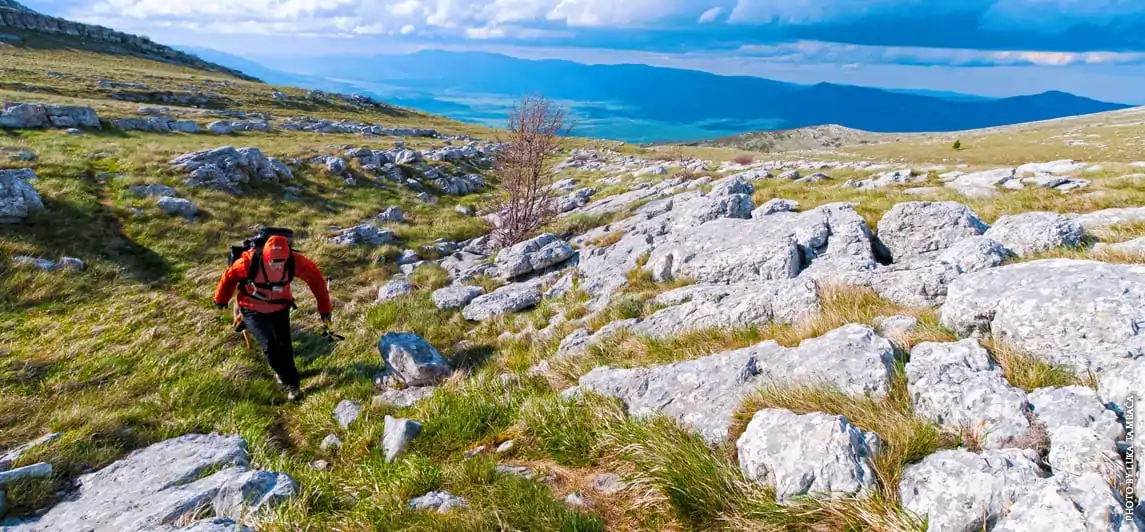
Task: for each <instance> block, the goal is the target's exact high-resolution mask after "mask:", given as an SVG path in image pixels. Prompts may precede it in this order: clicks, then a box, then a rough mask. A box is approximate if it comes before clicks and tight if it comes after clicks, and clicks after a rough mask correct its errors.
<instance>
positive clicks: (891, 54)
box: [738, 41, 1145, 67]
mask: <svg viewBox="0 0 1145 532" xmlns="http://www.w3.org/2000/svg"><path fill="white" fill-rule="evenodd" d="M738 52H739V53H740V54H743V55H746V56H750V57H755V58H765V59H767V60H768V61H773V62H789V63H804V62H805V63H834V64H897V65H943V66H963V67H970V66H1021V65H1036V66H1046V67H1053V66H1059V67H1060V66H1069V65H1076V64H1089V65H1096V64H1135V63H1145V53H1129V52H1038V51H993V50H968V49H958V48H920V47H907V46H862V45H856V44H839V43H830V42H822V41H795V42H787V43H780V44H769V45H745V46H741V47H740V48H739V50H738Z"/></svg>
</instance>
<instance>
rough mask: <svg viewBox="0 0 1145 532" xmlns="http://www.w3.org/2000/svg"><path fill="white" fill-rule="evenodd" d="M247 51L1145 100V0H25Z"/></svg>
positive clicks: (175, 41)
mask: <svg viewBox="0 0 1145 532" xmlns="http://www.w3.org/2000/svg"><path fill="white" fill-rule="evenodd" d="M22 1H23V3H24V4H25V5H27V6H28V7H30V8H32V9H35V10H37V11H40V12H43V13H47V14H50V15H55V16H61V17H65V18H69V19H72V20H79V21H82V22H88V23H95V24H101V25H104V26H108V27H112V28H115V29H118V30H122V31H127V32H131V33H140V34H144V35H148V36H150V37H151V38H152V39H154V40H156V41H158V42H161V43H163V44H169V45H194V46H203V47H208V48H213V49H216V50H220V51H224V52H229V53H233V54H237V55H241V56H246V57H252V58H257V57H258V56H260V55H263V56H265V55H268V54H269V55H282V54H371V53H395V52H404V51H416V50H418V49H426V48H434V49H445V50H478V51H492V52H500V53H505V54H507V55H512V56H516V57H522V58H530V59H540V58H559V59H568V60H573V61H578V62H582V63H591V64H615V63H643V64H650V65H656V66H669V67H678V68H690V69H696V70H706V71H709V72H714V73H717V74H735V75H752V76H760V77H766V78H771V79H779V80H783V81H791V82H796V83H815V82H820V81H829V82H834V83H847V84H854V85H866V86H874V87H883V88H901V89H927V90H944V91H956V92H964V93H970V94H980V95H986V96H1012V95H1018V94H1032V93H1038V92H1043V91H1047V90H1062V91H1067V92H1072V93H1075V94H1080V95H1083V96H1088V97H1091V98H1097V99H1101V100H1106V101H1113V102H1118V103H1130V104H1145V0H22Z"/></svg>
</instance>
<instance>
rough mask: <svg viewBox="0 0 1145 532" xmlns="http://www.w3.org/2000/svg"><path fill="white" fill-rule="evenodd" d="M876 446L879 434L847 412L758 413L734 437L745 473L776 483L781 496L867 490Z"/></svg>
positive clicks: (871, 481)
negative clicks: (861, 426)
mask: <svg viewBox="0 0 1145 532" xmlns="http://www.w3.org/2000/svg"><path fill="white" fill-rule="evenodd" d="M779 435H785V436H786V437H782V436H779ZM878 448H879V439H878V436H876V435H875V434H874V433H871V432H866V431H863V430H862V429H859V428H858V427H855V426H854V425H852V424H851V422H850V421H848V420H847V418H845V417H842V416H832V415H828V414H824V413H822V412H812V413H810V414H806V415H799V414H796V413H795V412H792V411H790V410H781V409H764V410H760V411H758V412H756V413H755V415H753V416H752V418H751V422H749V423H748V425H747V429H746V430H745V431H744V432H743V434H742V435H741V436H740V437H739V439H737V440H736V449H737V450H738V451H739V464H740V469H741V470H742V471H743V473H744V476H746V477H747V478H748V479H751V480H755V481H758V482H763V483H766V484H769V485H772V486H774V487H775V493H776V497H777V498H778V499H779V500H781V501H782V500H784V499H787V498H789V497H793V496H798V495H812V496H818V497H824V496H825V497H829V498H836V497H846V496H853V495H856V494H858V493H859V492H862V491H865V490H869V489H871V488H872V487H874V486H875V485H876V483H877V482H876V475H875V471H874V468H873V467H872V464H871V457H872V455H873V454H874V453H875V452H876V451H877V450H878Z"/></svg>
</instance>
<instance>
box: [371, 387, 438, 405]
mask: <svg viewBox="0 0 1145 532" xmlns="http://www.w3.org/2000/svg"><path fill="white" fill-rule="evenodd" d="M435 391H437V387H436V386H418V387H414V388H402V389H401V390H386V391H384V392H382V393H381V394H378V395H375V396H374V401H373V404H374V406H375V407H379V406H382V405H393V406H396V407H398V408H408V407H411V406H413V405H414V404H417V403H419V402H421V401H424V400H426V399H429V398H430V397H433V393H434V392H435Z"/></svg>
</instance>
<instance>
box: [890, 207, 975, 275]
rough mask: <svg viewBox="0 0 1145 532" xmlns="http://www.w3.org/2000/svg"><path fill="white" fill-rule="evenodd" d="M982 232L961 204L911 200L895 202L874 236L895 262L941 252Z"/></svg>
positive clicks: (970, 212) (970, 213)
mask: <svg viewBox="0 0 1145 532" xmlns="http://www.w3.org/2000/svg"><path fill="white" fill-rule="evenodd" d="M986 229H987V226H986V224H985V223H984V222H982V220H981V219H979V218H978V215H977V214H975V213H974V211H971V210H970V208H969V207H967V206H965V205H962V204H961V203H955V202H952V201H942V202H935V201H918V202H913V201H912V202H905V203H899V204H897V205H895V206H894V207H893V208H892V209H891V210H890V211H888V212H887V213H886V214H885V215H883V218H882V219H881V220H879V226H878V231H877V235H878V238H879V241H880V242H882V244H883V246H885V247H886V250H887V251H888V252H889V256H890V258H892V259H893V260H894V261H895V262H899V261H901V260H903V259H906V258H908V257H912V256H917V255H922V254H924V253H930V252H935V251H941V250H944V249H946V248H949V247H951V246H952V245H954V244H955V243H956V242H958V241H959V240H962V239H965V238H970V237H974V236H978V235H981V234H982V233H985V232H986Z"/></svg>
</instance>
